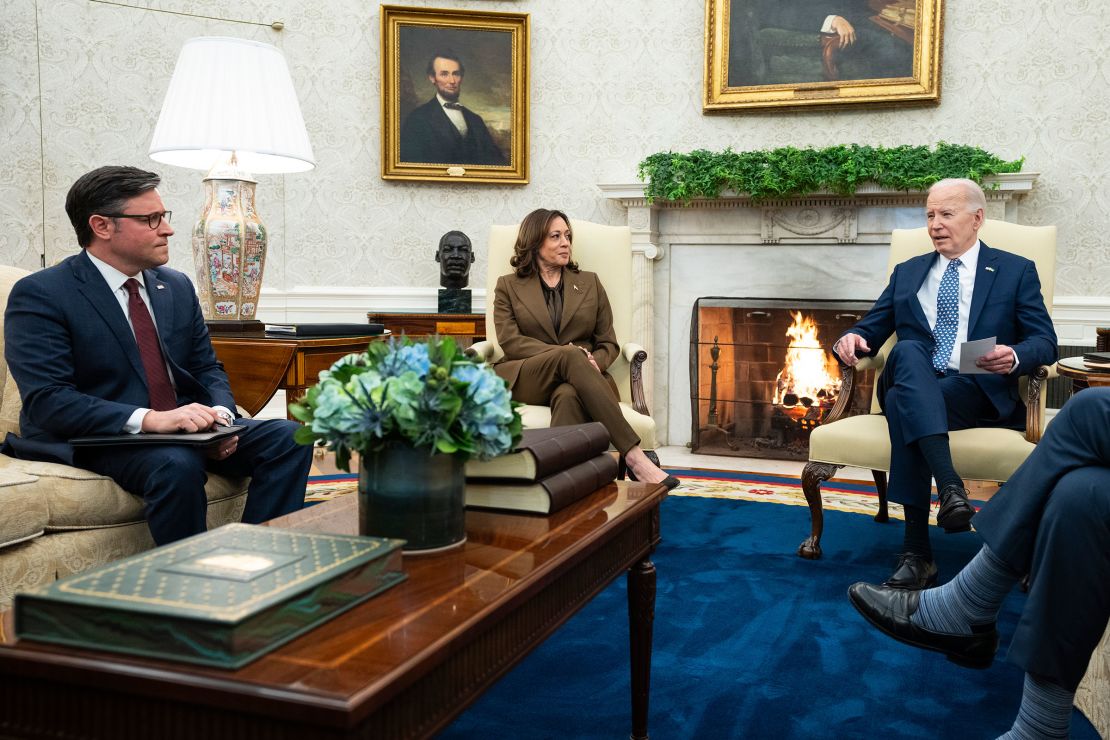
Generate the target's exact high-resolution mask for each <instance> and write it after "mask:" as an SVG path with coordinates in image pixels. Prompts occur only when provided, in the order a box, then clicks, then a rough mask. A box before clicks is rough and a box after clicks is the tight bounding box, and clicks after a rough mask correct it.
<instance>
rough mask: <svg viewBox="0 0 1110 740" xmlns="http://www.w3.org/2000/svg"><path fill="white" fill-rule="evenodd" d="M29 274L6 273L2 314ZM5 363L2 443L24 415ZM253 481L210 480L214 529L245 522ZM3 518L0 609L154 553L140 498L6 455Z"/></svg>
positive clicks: (1, 367) (104, 481)
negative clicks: (19, 594)
mask: <svg viewBox="0 0 1110 740" xmlns="http://www.w3.org/2000/svg"><path fill="white" fill-rule="evenodd" d="M27 274H28V273H27V272H26V271H25V270H19V269H16V268H13V267H5V266H0V306H6V305H7V302H8V293H9V291H10V290H11V287H12V285H13V284H14V283H15V282H16V281H17V280H19V279H20V278H21V277H23V276H24V275H27ZM2 329H3V319H2V317H0V332H2ZM2 349H3V335H2V333H0V350H2ZM2 355H3V353H2V351H0V387H2V388H3V395H2V397H0V439H3V437H4V436H6V435H7V433H8V432H15V433H17V434H18V433H19V410H20V407H21V402H20V397H19V391H18V389H17V388H16V385H15V381H14V380H12V378H11V376H10V375H9V373H8V364H7V362H6V361H5V360H4V359H3V356H2ZM248 481H249V479H248V478H241V479H228V478H223V477H220V476H215V475H212V476H209V478H208V484H207V485H206V486H205V492H206V493H207V494H208V526H209V528H212V527H216V526H219V525H221V524H226V523H228V522H232V521H238V520H239V519H240V518H241V517H242V514H243V506H244V504H245V503H246V496H247V483H248ZM0 512H2V514H0V609H2V608H6V607H7V606H9V605H10V604H11V600H12V595H13V594H14V593H15V592H16V591H21V590H24V589H27V588H30V587H32V586H38V585H40V584H44V583H49V582H50V581H53V580H55V579H57V578H61V577H63V576H67V575H69V574H71V573H77V572H79V571H82V570H85V569H86V568H91V567H93V566H96V565H102V564H104V563H107V562H110V561H112V560H116V559H118V558H122V557H125V556H128V555H133V554H135V553H137V552H141V551H143V550H147V549H150V548H152V547H154V540H153V539H151V536H150V530H149V528H148V527H147V525H146V520H145V519H144V518H143V502H142V499H141V498H139V497H138V496H133V495H131V494H130V493H127V492H126V491H124V490H123V489H122V488H120V487H119V486H117V485H116V484H115V483H113V482H112V481H111V479H109V478H105V477H104V476H102V475H97V474H95V473H90V472H89V471H87V470H81V469H79V468H72V467H69V466H68V465H60V464H56V463H43V462H30V461H26V460H16V459H14V458H11V457H8V456H6V455H0Z"/></svg>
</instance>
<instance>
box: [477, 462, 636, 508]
mask: <svg viewBox="0 0 1110 740" xmlns="http://www.w3.org/2000/svg"><path fill="white" fill-rule="evenodd" d="M616 478H617V459H616V458H615V457H614V456H612V455H610V454H609V453H607V452H602V453H601V454H600V455H596V456H595V457H592V458H590V459H589V460H586V461H585V462H580V463H578V464H577V465H574V466H572V467H569V468H567V469H566V470H561V471H559V472H558V473H555V474H554V475H549V476H547V477H546V478H541V479H540V480H538V481H536V482H534V483H530V482H528V481H515V480H490V479H485V480H468V481H467V482H466V505H467V506H480V507H483V508H490V509H510V510H512V511H532V512H536V513H538V514H553V513H554V512H556V511H558V510H559V509H561V508H563V507H564V506H569V505H570V504H573V503H574V502H575V501H577V500H578V499H580V498H583V497H585V496H589V495H590V494H591V493H593V492H594V491H596V490H597V489H599V488H601V487H602V486H604V485H607V484H609V483H612V482H613V481H614V480H616Z"/></svg>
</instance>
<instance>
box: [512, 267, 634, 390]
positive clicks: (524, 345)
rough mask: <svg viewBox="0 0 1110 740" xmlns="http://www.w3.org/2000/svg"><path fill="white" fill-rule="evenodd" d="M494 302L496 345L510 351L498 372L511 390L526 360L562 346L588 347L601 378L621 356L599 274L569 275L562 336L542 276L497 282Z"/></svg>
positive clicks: (610, 309) (565, 288) (567, 277)
mask: <svg viewBox="0 0 1110 740" xmlns="http://www.w3.org/2000/svg"><path fill="white" fill-rule="evenodd" d="M493 301H494V303H493V324H494V328H495V329H496V331H497V342H498V344H500V345H501V349H503V350H504V351H505V358H504V359H503V360H501V361H500V362H498V363H497V364H496V365H494V368H493V369H494V371H495V372H496V373H497V374H498V375H499V376H501V377H502V378H504V379H505V380H506V381H507V382H508V384H509V387H510V388H512V387H513V385H514V384H515V383H516V379H517V375H519V374H520V366H521V364H522V363H523V361H524V360H525V359H527V358H529V357H534V356H536V355H538V354H541V353H543V352H548V351H550V350H552V349H554V348H556V347H558V346H560V345H564V344H568V343H572V344H576V345H578V346H579V347H585V348H586V349H588V350H589V351H590V352H592V353H593V356H594V361H595V362H596V363H597V366H598V367H599V368H600V369H601V370H602V372H604V371H605V370H606V369H607V368H608V367H609V366H610V365H612V364H613V361H614V360H616V359H617V357H618V356H619V354H620V346H619V345H618V344H617V335H616V334H615V333H614V332H613V309H612V308H611V307H610V306H609V298H608V296H606V295H605V288H603V287H602V285H601V280H600V279H598V277H597V274H596V273H593V272H586V271H585V270H583V271H582V272H578V273H574V272H571V271H570V270H566V271H564V275H563V319H562V326H561V327H559V331H558V333H556V332H555V327H554V326H553V325H552V324H551V316H550V314H548V312H547V304H546V303H545V302H544V300H543V289H542V288H541V287H540V276H539V275H533V276H532V277H528V278H521V277H517V276H516V274H515V273H514V274H509V275H502V276H501V277H499V278H497V287H496V288H495V289H494V298H493Z"/></svg>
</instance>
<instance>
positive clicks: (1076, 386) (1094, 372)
mask: <svg viewBox="0 0 1110 740" xmlns="http://www.w3.org/2000/svg"><path fill="white" fill-rule="evenodd" d="M1056 372H1058V373H1060V375H1062V376H1064V377H1065V378H1071V392H1072V393H1078V392H1079V391H1081V390H1083V389H1084V388H1094V387H1098V386H1110V370H1101V369H1096V368H1092V367H1087V365H1086V364H1084V362H1083V358H1082V357H1065V358H1063V359H1061V360H1059V361H1058V362H1057V363H1056Z"/></svg>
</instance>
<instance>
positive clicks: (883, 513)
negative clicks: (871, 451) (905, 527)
mask: <svg viewBox="0 0 1110 740" xmlns="http://www.w3.org/2000/svg"><path fill="white" fill-rule="evenodd" d="M871 477H872V478H874V479H875V490H876V491H878V492H879V510H878V511H877V512H876V513H875V521H877V522H888V521H890V516H889V515H888V512H887V506H886V471H885V470H872V471H871Z"/></svg>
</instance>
